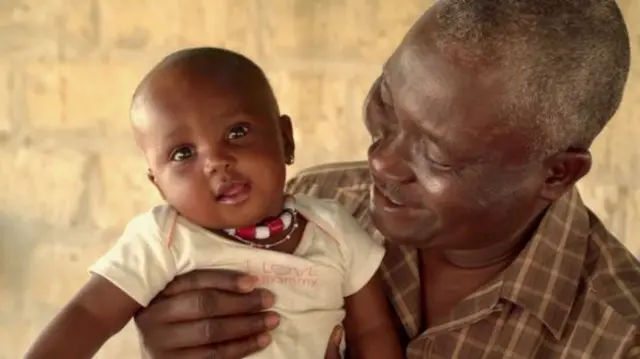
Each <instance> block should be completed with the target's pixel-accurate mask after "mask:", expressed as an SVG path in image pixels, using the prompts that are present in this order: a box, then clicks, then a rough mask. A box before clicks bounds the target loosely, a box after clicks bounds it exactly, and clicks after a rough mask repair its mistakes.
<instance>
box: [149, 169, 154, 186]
mask: <svg viewBox="0 0 640 359" xmlns="http://www.w3.org/2000/svg"><path fill="white" fill-rule="evenodd" d="M147 179H148V180H149V181H151V183H153V184H154V185H155V184H156V176H154V175H153V172H151V169H150V168H147Z"/></svg>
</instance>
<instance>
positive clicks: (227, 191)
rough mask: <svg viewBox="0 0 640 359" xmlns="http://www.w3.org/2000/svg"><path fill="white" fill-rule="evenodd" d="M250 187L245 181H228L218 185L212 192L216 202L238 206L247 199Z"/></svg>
mask: <svg viewBox="0 0 640 359" xmlns="http://www.w3.org/2000/svg"><path fill="white" fill-rule="evenodd" d="M250 194H251V185H250V184H249V182H246V181H230V182H224V183H222V184H220V185H219V186H218V187H217V188H215V190H214V197H215V200H216V202H218V203H222V204H240V203H242V202H244V201H245V200H247V199H248V198H249V195H250Z"/></svg>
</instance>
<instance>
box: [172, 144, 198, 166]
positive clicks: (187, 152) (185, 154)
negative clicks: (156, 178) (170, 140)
mask: <svg viewBox="0 0 640 359" xmlns="http://www.w3.org/2000/svg"><path fill="white" fill-rule="evenodd" d="M193 155H194V151H193V148H191V147H179V148H176V149H175V150H173V152H171V156H170V158H171V161H175V162H182V161H185V160H188V159H189V158H191V156H193Z"/></svg>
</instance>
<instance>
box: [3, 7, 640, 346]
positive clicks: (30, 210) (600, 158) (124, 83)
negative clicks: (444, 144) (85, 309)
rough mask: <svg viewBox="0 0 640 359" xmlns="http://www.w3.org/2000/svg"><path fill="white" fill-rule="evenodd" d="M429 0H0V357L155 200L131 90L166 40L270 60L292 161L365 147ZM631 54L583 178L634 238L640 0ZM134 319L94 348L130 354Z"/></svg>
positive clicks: (345, 155)
mask: <svg viewBox="0 0 640 359" xmlns="http://www.w3.org/2000/svg"><path fill="white" fill-rule="evenodd" d="M429 3H430V1H423V0H398V1H383V0H348V1H347V0H314V1H311V0H156V1H151V0H135V1H131V0H127V1H124V0H47V1H42V0H2V1H0V359H15V358H18V357H20V355H21V354H22V353H23V351H24V349H25V347H26V346H27V345H28V343H29V342H30V341H31V340H32V339H33V337H34V336H35V335H36V334H37V333H38V332H39V331H40V330H41V328H42V326H43V325H44V324H45V323H46V322H47V321H48V320H49V319H50V318H51V316H52V315H53V314H55V313H56V311H57V310H58V309H59V308H60V306H61V305H62V304H63V303H65V301H66V300H67V299H68V298H69V297H70V296H71V295H72V294H73V293H74V292H75V290H76V289H77V288H78V287H79V286H80V285H81V284H82V283H83V282H84V281H85V279H86V278H87V275H86V272H85V269H86V267H87V265H89V264H90V263H91V262H92V261H93V260H94V259H96V258H97V257H98V256H99V255H100V254H101V253H103V252H104V251H105V250H106V249H107V248H108V247H109V245H110V244H111V243H112V242H113V240H114V239H115V237H116V236H117V234H118V232H119V231H120V230H121V229H122V226H123V225H124V224H125V223H126V221H127V220H128V219H130V218H131V217H132V216H133V215H134V214H136V213H138V212H139V211H141V210H144V209H146V208H148V207H149V206H150V205H152V204H154V203H156V202H157V201H158V197H157V195H156V194H155V193H154V190H153V188H152V187H151V186H150V185H148V184H147V182H146V179H145V166H144V164H143V163H142V161H141V158H140V156H139V154H138V152H137V150H136V149H135V147H134V146H133V145H132V141H131V134H130V132H129V129H128V122H127V121H128V120H127V107H128V99H129V96H130V93H131V91H132V90H133V88H134V86H135V84H136V83H137V81H138V80H139V79H140V77H141V76H142V74H143V73H144V71H145V70H147V69H148V68H149V67H150V66H151V65H152V64H153V63H154V62H156V61H157V60H159V59H160V57H162V56H163V55H165V54H166V53H167V52H169V51H171V50H174V49H177V48H180V47H185V46H194V45H215V46H225V47H229V48H231V49H235V50H238V51H241V52H243V53H245V54H246V55H248V56H249V57H251V58H253V59H255V60H256V61H257V62H258V63H260V64H261V65H263V66H264V68H265V69H266V71H267V73H268V75H269V77H270V78H271V80H272V82H273V85H274V87H275V89H276V92H277V94H278V96H279V98H280V100H281V107H282V109H283V110H284V111H286V112H287V113H289V114H290V115H291V116H292V118H293V119H294V122H295V127H296V137H297V140H298V148H299V151H298V152H297V158H296V165H295V166H294V168H293V169H292V172H294V171H296V170H297V169H301V168H303V167H306V166H309V165H313V164H318V163H322V162H328V161H338V160H354V159H361V158H363V156H364V153H365V148H366V146H367V142H368V138H367V135H366V133H365V131H364V128H363V126H362V125H361V104H362V100H363V98H364V95H365V93H366V91H367V89H368V87H369V85H370V83H371V81H372V79H373V78H374V77H375V76H376V74H377V73H378V72H379V69H380V66H381V64H382V63H383V61H384V60H385V59H386V57H387V56H388V55H389V54H390V53H391V51H392V50H393V49H394V47H395V46H396V44H397V43H398V41H399V39H400V38H401V36H402V35H403V34H404V32H405V31H406V29H407V28H408V26H410V24H411V23H412V21H413V20H414V19H415V18H416V17H417V16H418V15H419V14H420V12H421V11H422V10H423V9H425V8H426V6H427V5H428V4H429ZM621 5H622V6H623V7H624V12H625V14H626V16H627V20H628V23H629V28H630V31H631V36H632V39H633V50H634V53H633V55H634V57H635V58H634V64H633V70H632V74H631V79H630V82H629V86H628V90H627V93H626V97H625V100H624V104H623V106H622V109H621V110H620V112H619V114H618V116H617V118H616V119H615V120H614V121H613V123H612V124H611V126H610V127H609V129H608V130H607V131H606V132H605V133H604V134H603V135H602V136H601V138H600V140H599V141H598V143H597V144H596V146H595V148H594V152H595V157H596V165H595V168H594V171H593V173H592V174H591V175H590V177H589V178H588V179H587V180H585V181H584V184H583V186H582V187H583V191H584V195H585V197H586V199H587V201H588V202H589V203H590V204H591V205H592V206H593V208H594V209H595V211H596V212H597V213H598V214H600V215H601V216H602V217H603V218H604V219H605V221H606V222H607V223H608V224H609V225H610V226H611V229H612V230H613V231H614V232H615V233H616V234H618V235H619V236H620V238H621V239H623V240H624V241H625V243H627V244H628V245H629V247H630V248H632V249H633V250H638V249H640V237H639V236H638V231H639V230H640V180H638V178H640V149H639V147H638V145H637V144H638V141H639V139H640V123H639V119H640V49H639V46H640V2H639V1H636V0H624V1H622V2H621ZM136 353H137V343H136V340H135V335H134V331H133V330H132V328H131V327H129V328H128V329H127V330H126V331H125V332H124V333H123V334H121V335H119V336H118V337H116V338H114V339H113V340H112V341H110V343H109V344H108V345H107V346H106V347H105V348H104V349H103V351H102V352H101V354H100V355H99V356H98V358H133V357H135V356H136Z"/></svg>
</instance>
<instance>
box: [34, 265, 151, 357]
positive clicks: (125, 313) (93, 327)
mask: <svg viewBox="0 0 640 359" xmlns="http://www.w3.org/2000/svg"><path fill="white" fill-rule="evenodd" d="M139 308H140V305H139V304H138V303H137V302H136V301H135V300H133V299H132V298H131V297H129V296H128V295H127V294H125V293H124V292H123V291H121V290H120V289H119V288H118V287H116V286H115V285H113V284H111V282H109V281H108V280H106V279H104V278H102V277H100V276H92V278H91V280H89V282H88V283H87V284H85V286H84V287H83V288H82V289H81V290H80V292H78V294H76V296H75V297H74V298H73V299H72V300H71V301H70V302H69V304H67V305H66V306H65V307H64V309H63V310H62V311H61V312H60V314H58V315H57V316H56V317H55V318H54V319H53V321H52V322H51V324H49V325H48V326H47V328H46V329H45V330H44V331H43V332H42V334H41V335H40V336H39V337H38V339H37V340H36V341H35V343H34V344H33V345H32V346H31V348H30V349H29V351H28V352H27V354H26V355H25V358H26V359H76V358H77V359H85V358H91V357H93V355H94V354H95V353H96V352H97V351H98V350H99V349H100V347H102V345H103V344H104V343H105V342H106V341H107V340H108V339H109V338H110V337H111V336H113V335H114V334H116V333H118V332H119V331H120V330H122V328H123V327H124V326H125V325H126V324H127V322H128V321H129V320H130V319H131V318H132V317H133V315H134V313H135V312H136V311H137V310H138V309H139Z"/></svg>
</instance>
